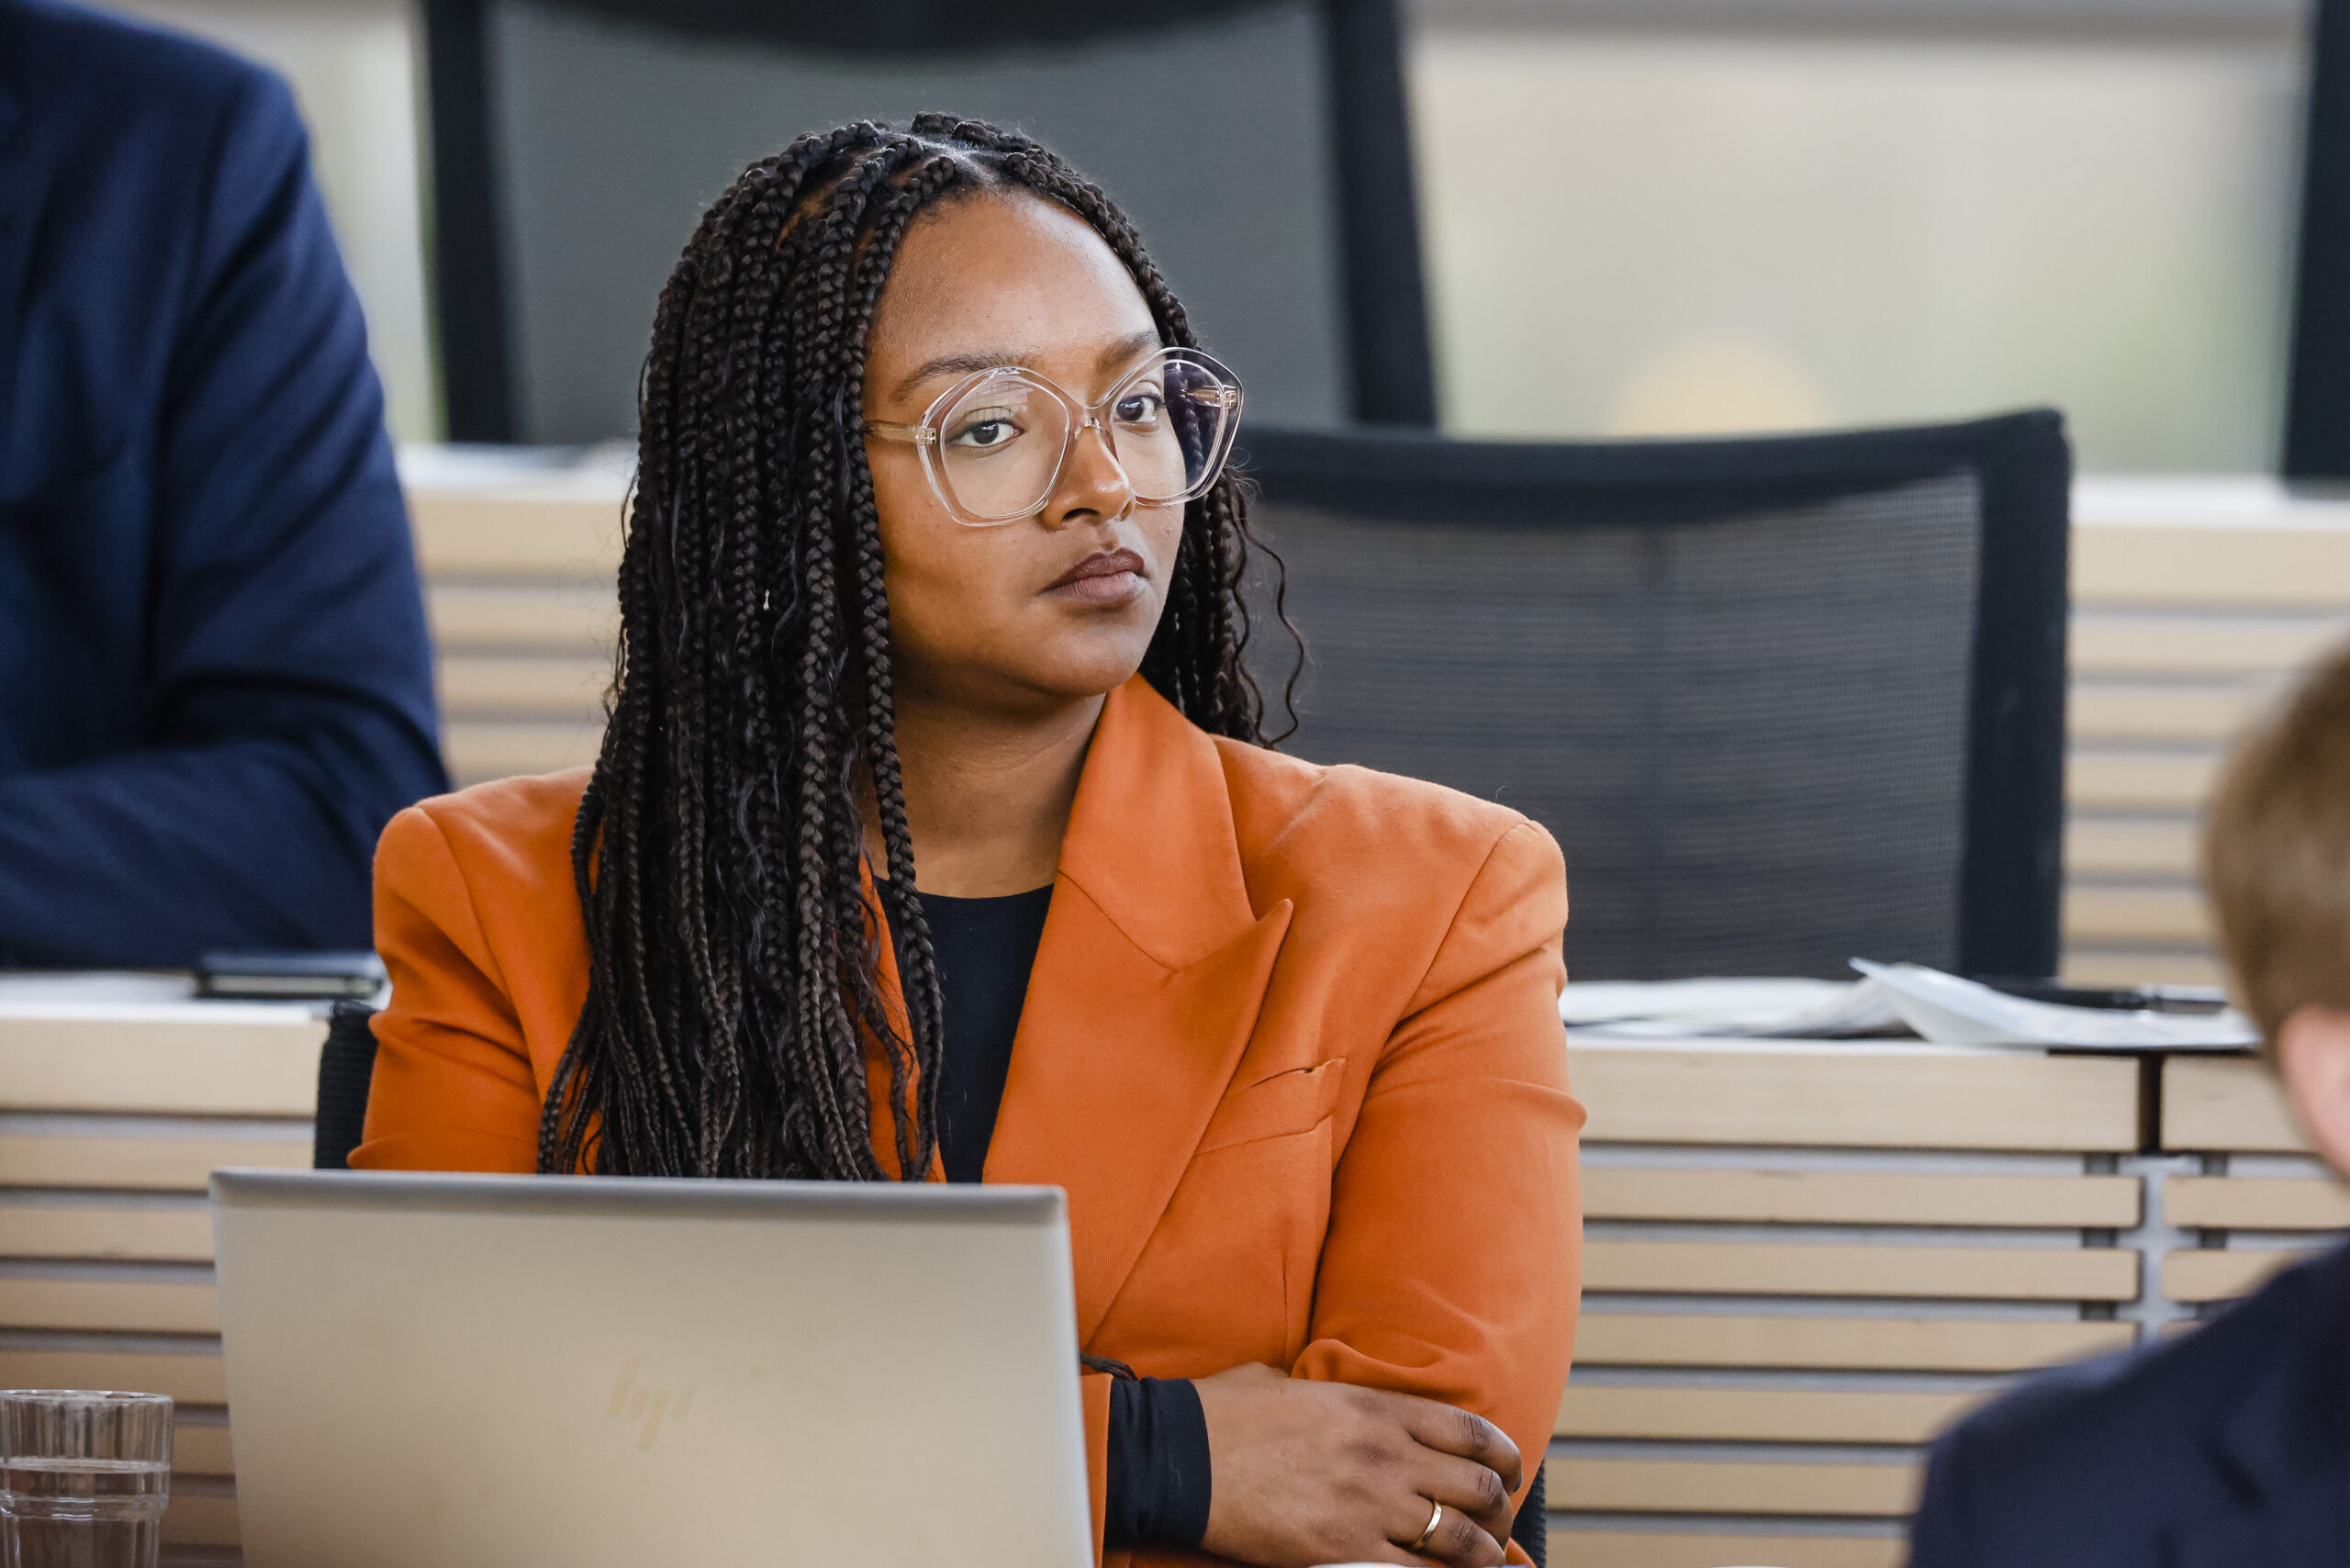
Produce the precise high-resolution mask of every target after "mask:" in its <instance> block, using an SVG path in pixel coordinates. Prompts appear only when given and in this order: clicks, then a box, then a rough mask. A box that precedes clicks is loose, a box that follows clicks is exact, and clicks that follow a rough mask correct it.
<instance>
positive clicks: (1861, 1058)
mask: <svg viewBox="0 0 2350 1568" xmlns="http://www.w3.org/2000/svg"><path fill="white" fill-rule="evenodd" d="M1569 1048H1570V1053H1571V1059H1572V1073H1573V1077H1574V1081H1575V1091H1576V1092H1577V1094H1578V1095H1579V1096H1580V1097H1581V1098H1582V1100H1583V1104H1584V1105H1585V1106H1586V1107H1587V1108H1588V1109H1589V1111H1590V1113H1591V1121H1590V1124H1589V1126H1587V1127H1586V1128H1585V1129H1584V1136H1585V1137H1589V1138H1590V1139H1592V1140H1593V1141H1594V1142H1600V1143H1694V1144H1761V1145H1772V1144H1795V1145H1807V1146H1838V1145H1841V1146H1847V1147H1857V1148H1984V1149H2062V1150H2066V1151H2081V1152H2094V1151H2099V1150H2113V1151H2117V1152H2118V1151H2123V1150H2131V1149H2135V1148H2137V1146H2138V1070H2137V1067H2136V1064H2135V1063H2132V1062H2128V1061H2115V1060H2107V1059H2099V1058H2087V1057H2042V1056H2029V1055H2020V1054H2018V1053H2014V1052H1994V1051H1982V1052H1963V1053H1962V1052H1949V1053H1942V1052H1931V1051H1924V1050H1909V1051H1897V1050H1889V1049H1885V1048H1881V1047H1871V1046H1869V1045H1866V1044H1863V1043H1859V1042H1855V1043H1854V1044H1852V1045H1851V1046H1849V1047H1837V1048H1833V1049H1830V1050H1813V1051H1796V1050H1779V1049H1774V1048H1770V1047H1754V1048H1751V1049H1748V1048H1740V1049H1707V1050H1695V1049H1685V1048H1681V1047H1669V1046H1668V1047H1649V1046H1634V1045H1632V1044H1630V1043H1629V1042H1621V1041H1605V1040H1591V1039H1583V1038H1572V1040H1571V1044H1570V1047H1569Z"/></svg>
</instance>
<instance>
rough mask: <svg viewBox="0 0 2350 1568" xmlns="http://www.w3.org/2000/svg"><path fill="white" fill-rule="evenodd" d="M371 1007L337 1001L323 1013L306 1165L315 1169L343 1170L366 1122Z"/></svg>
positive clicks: (371, 1055)
mask: <svg viewBox="0 0 2350 1568" xmlns="http://www.w3.org/2000/svg"><path fill="white" fill-rule="evenodd" d="M373 1017H375V1009H374V1008H373V1007H370V1006H368V1005H367V1003H365V1002H336V1003H335V1004H334V1011H333V1012H332V1013H331V1014H329V1015H328V1020H327V1040H326V1045H325V1046H324V1047H322V1048H321V1049H320V1050H319V1111H318V1120H317V1122H316V1123H315V1124H314V1130H313V1131H312V1133H311V1136H310V1165H311V1168H312V1169H314V1170H350V1169H351V1151H352V1150H353V1149H354V1148H358V1147H359V1140H360V1138H361V1137H363V1136H364V1133H365V1130H366V1126H367V1091H368V1089H369V1088H370V1087H371V1086H372V1085H373V1084H374V1082H375V1030H374V1029H373V1028H372V1027H370V1025H369V1024H368V1020H370V1019H372V1018H373Z"/></svg>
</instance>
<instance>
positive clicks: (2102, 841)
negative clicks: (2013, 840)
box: [2065, 816, 2199, 877]
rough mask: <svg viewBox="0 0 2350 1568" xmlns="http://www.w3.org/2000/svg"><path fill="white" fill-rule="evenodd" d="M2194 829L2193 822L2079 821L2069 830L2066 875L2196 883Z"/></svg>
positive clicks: (2069, 825)
mask: <svg viewBox="0 0 2350 1568" xmlns="http://www.w3.org/2000/svg"><path fill="white" fill-rule="evenodd" d="M2198 853H2199V851H2198V848H2197V846H2196V824H2195V822H2194V820H2193V819H2192V818H2190V817H2178V818H2176V819H2174V820H2171V821H2150V820H2147V819H2144V818H2134V817H2132V818H2122V819H2120V820H2115V819H2112V818H2103V819H2100V818H2097V817H2084V816H2075V817H2074V818H2073V820H2072V821H2071V822H2069V823H2065V873H2066V874H2067V875H2069V876H2078V875H2080V874H2081V873H2082V872H2084V871H2087V872H2090V873H2092V874H2102V875H2105V876H2125V877H2192V876H2194V875H2195V868H2196V856H2197V854H2198Z"/></svg>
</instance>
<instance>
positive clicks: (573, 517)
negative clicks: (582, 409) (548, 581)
mask: <svg viewBox="0 0 2350 1568" xmlns="http://www.w3.org/2000/svg"><path fill="white" fill-rule="evenodd" d="M408 517H409V520H410V521H411V522H412V524H413V525H414V528H415V531H416V554H417V558H418V560H419V562H420V564H421V565H422V566H423V567H424V572H425V575H426V576H427V577H476V576H477V577H586V578H590V579H594V580H597V581H602V582H610V581H611V580H612V577H613V576H614V574H615V573H617V572H618V571H619V569H620V559H621V556H620V547H621V501H620V497H619V496H618V495H617V494H615V495H613V496H610V497H609V498H602V497H599V498H593V499H589V498H554V497H539V496H529V495H511V494H499V493H497V492H495V491H487V492H483V493H479V494H466V493H464V492H459V491H439V492H434V491H411V492H410V493H409V496H408Z"/></svg>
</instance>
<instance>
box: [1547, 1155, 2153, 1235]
mask: <svg viewBox="0 0 2350 1568" xmlns="http://www.w3.org/2000/svg"><path fill="white" fill-rule="evenodd" d="M2139 1193H2140V1182H2139V1181H2138V1179H2137V1178H2136V1177H2134V1176H1942V1175H1922V1174H1909V1173H1906V1172H1900V1171H1885V1170H1712V1169H1707V1170H1686V1169H1683V1170H1671V1169H1661V1168H1656V1167H1641V1166H1620V1165H1617V1166H1610V1165H1589V1164H1587V1165H1585V1166H1584V1167H1583V1215H1584V1217H1585V1218H1587V1219H1686V1220H1722V1221H1744V1222H1751V1223H1761V1224H1785V1225H1803V1224H1812V1225H1959V1226H1965V1225H1982V1226H2061V1227H2067V1228H2070V1227H2079V1226H2110V1227H2114V1228H2117V1229H2126V1228H2128V1227H2129V1226H2133V1225H2136V1224H2137V1223H2138V1214H2139Z"/></svg>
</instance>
